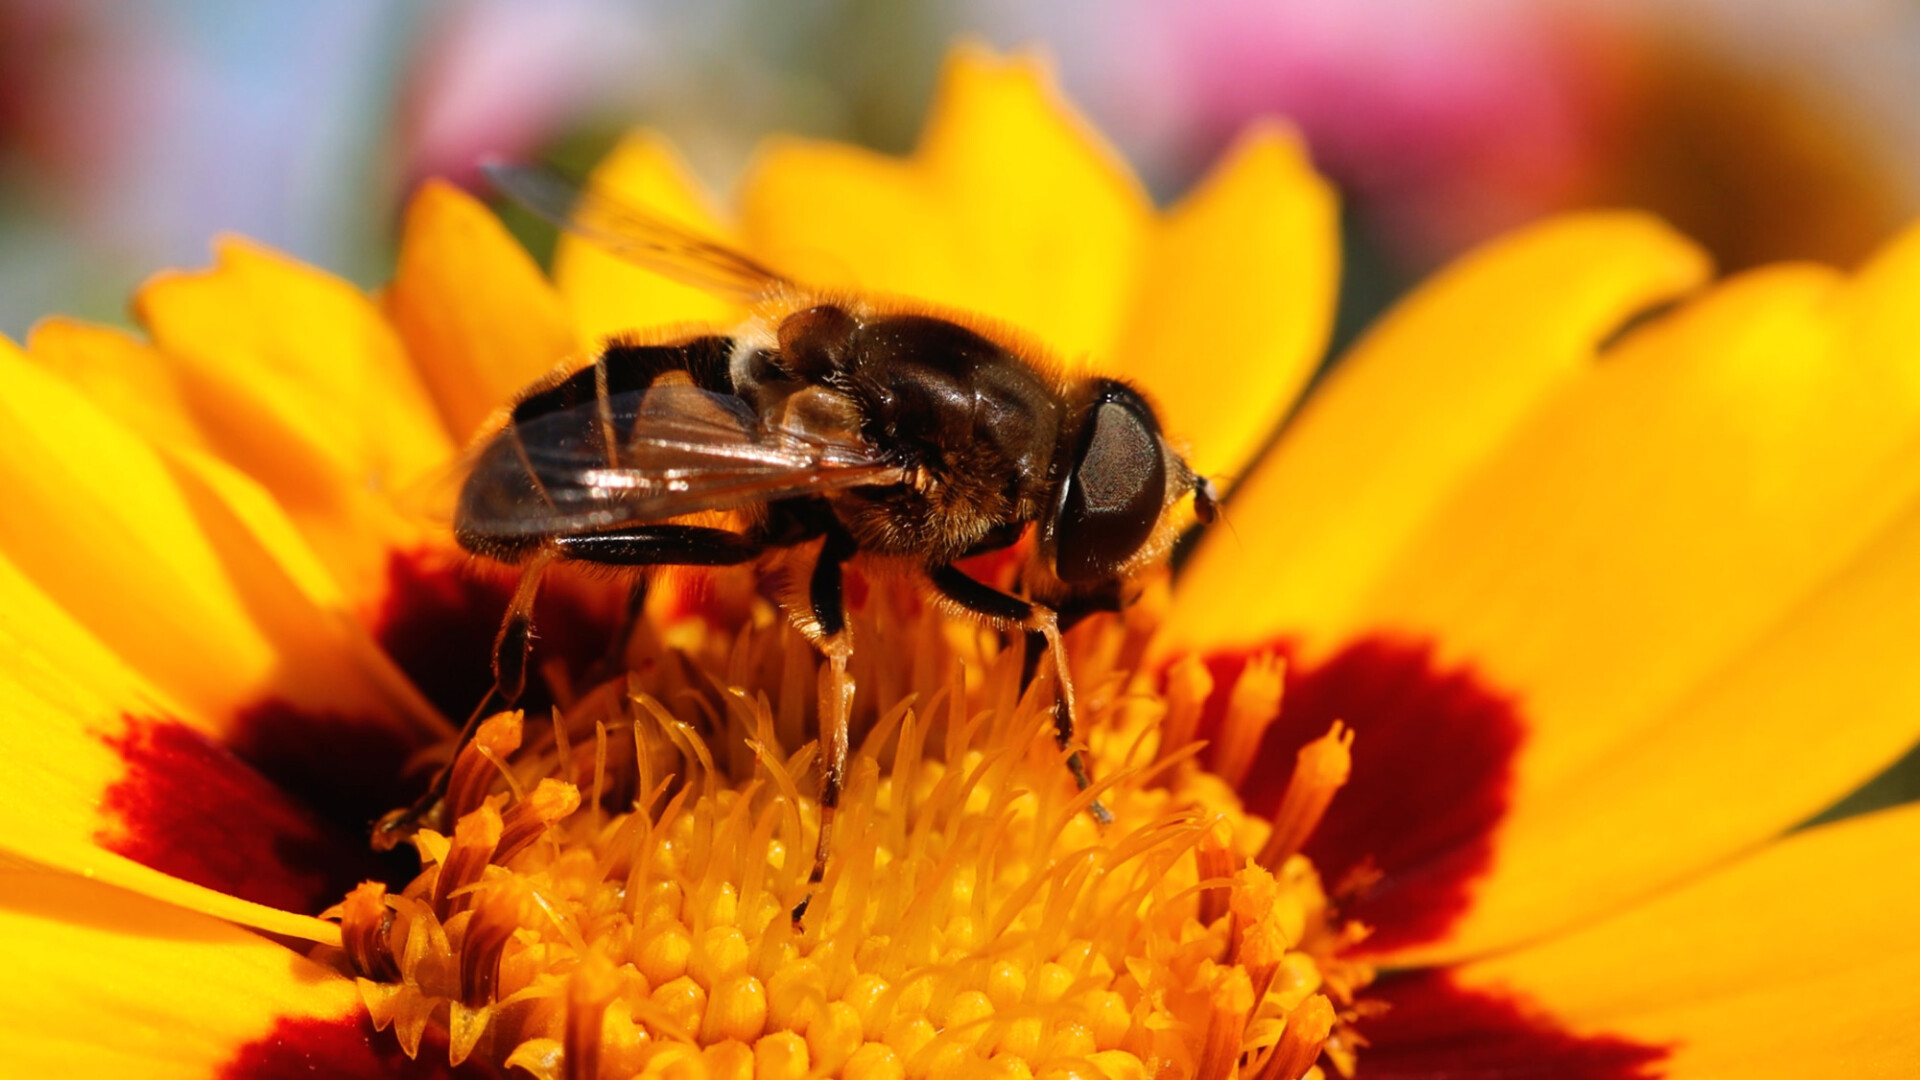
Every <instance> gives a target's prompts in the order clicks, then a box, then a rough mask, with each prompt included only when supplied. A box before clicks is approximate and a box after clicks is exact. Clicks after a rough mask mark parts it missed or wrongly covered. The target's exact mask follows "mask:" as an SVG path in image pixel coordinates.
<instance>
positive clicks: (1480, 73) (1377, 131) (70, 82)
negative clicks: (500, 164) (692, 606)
mask: <svg viewBox="0 0 1920 1080" xmlns="http://www.w3.org/2000/svg"><path fill="white" fill-rule="evenodd" d="M960 35H971V36H974V37H976V38H980V39H984V40H986V41H988V42H990V43H992V44H994V45H997V46H1000V47H1003V48H1006V47H1015V46H1022V45H1038V46H1040V47H1041V48H1042V49H1044V50H1046V51H1047V52H1049V53H1051V54H1052V56H1053V57H1054V59H1055V62H1056V64H1057V68H1058V72H1059V76H1060V80H1061V82H1062V83H1063V85H1064V87H1065V89H1066V91H1067V93H1068V95H1069V96H1070V97H1072V98H1073V99H1074V100H1075V101H1076V102H1078V104H1079V105H1080V107H1081V108H1083V109H1084V110H1085V111H1086V112H1087V114H1088V115H1089V116H1090V118H1091V119H1092V120H1093V122H1094V123H1095V124H1096V125H1097V126H1098V127H1099V128H1100V129H1102V130H1103V131H1105V132H1106V133H1107V134H1108V135H1109V137H1111V138H1112V139H1113V140H1114V141H1115V143H1116V144H1117V145H1118V148H1119V149H1120V151H1121V152H1122V153H1123V154H1124V155H1125V156H1126V157H1127V158H1128V159H1129V160H1130V161H1132V162H1133V164H1134V166H1135V168H1137V169H1138V170H1139V171H1140V173H1141V174H1142V175H1143V176H1144V177H1145V178H1146V181H1147V183H1148V185H1149V186H1150V188H1151V189H1152V190H1153V191H1154V193H1155V194H1156V196H1158V197H1160V198H1161V199H1163V200H1166V199H1169V198H1171V197H1172V196H1174V195H1177V194H1178V193H1179V192H1180V191H1181V190H1183V189H1184V188H1185V187H1186V186H1187V185H1188V184H1189V183H1190V182H1191V181H1192V180H1193V179H1194V178H1195V177H1196V176H1197V175H1198V174H1199V173H1200V172H1201V171H1202V170H1203V169H1204V168H1205V167H1206V166H1207V164H1208V162H1209V161H1210V160H1211V159H1212V158H1213V157H1214V156H1215V154H1216V153H1217V152H1218V151H1219V150H1220V149H1221V148H1222V147H1223V145H1224V144H1225V143H1226V142H1227V141H1228V140H1229V139H1231V138H1232V136H1233V135H1234V133H1235V132H1236V131H1237V130H1238V129H1240V128H1241V127H1242V126H1243V125H1245V124H1246V123H1247V122H1248V121H1249V120H1251V119H1253V118H1255V117H1259V116H1266V115H1278V116H1283V117H1286V118H1289V119H1290V120H1291V121H1292V122H1293V123H1295V124H1296V125H1298V127H1299V128H1300V129H1301V130H1302V131H1303V132H1304V133H1305V136H1306V138H1307V141H1308V144H1309V146H1310V148H1311V151H1312V153H1313V155H1314V158H1315V160H1316V161H1317V163H1318V164H1319V166H1320V168H1321V169H1322V171H1324V172H1325V173H1327V174H1328V175H1329V176H1331V177H1332V178H1333V179H1334V180H1335V181H1336V182H1337V183H1338V184H1339V186H1340V187H1341V189H1342V192H1343V197H1344V205H1345V208H1346V209H1345V235H1346V241H1347V248H1348V258H1347V267H1346V271H1345V273H1346V280H1345V281H1344V282H1343V286H1342V296H1343V310H1342V316H1341V324H1340V331H1339V333H1338V335H1337V336H1338V337H1339V338H1340V339H1341V340H1345V339H1346V338H1348V337H1350V336H1351V334H1352V333H1353V332H1354V331H1355V330H1356V329H1357V328H1358V327H1360V326H1362V325H1364V324H1365V323H1366V321H1368V320H1369V319H1370V318H1371V317H1372V316H1374V315H1375V314H1377V313H1378V312H1379V310H1380V309H1381V308H1382V307H1383V306H1384V305H1385V304H1387V303H1388V302H1390V301H1391V300H1392V299H1393V298H1394V297H1395V296H1396V295H1398V294H1399V293H1400V292H1402V291H1403V290H1404V289H1405V288H1406V287H1407V286H1408V284H1409V283H1410V282H1412V281H1414V280H1416V279H1417V278H1418V277H1419V276H1420V275H1422V274H1424V273H1425V272H1427V271H1428V270H1430V269H1431V268H1433V267H1434V266H1435V265H1437V264H1439V263H1440V262H1442V261H1444V260H1446V259H1448V258H1449V257H1451V256H1453V255H1455V254H1457V253H1458V252H1460V251H1461V250H1462V249H1464V248H1466V247H1468V246H1470V245H1472V244H1475V243H1476V242H1478V241H1480V240H1482V239H1485V238H1487V237H1488V236H1490V235H1492V234H1494V233H1497V232H1499V231H1502V230H1504V229H1507V228H1509V227H1511V226H1514V225H1517V224H1520V223H1522V222H1526V221H1528V220H1531V219H1534V218H1537V217H1540V216H1542V215H1544V214H1548V213H1551V212H1553V211H1556V210H1563V209H1568V208H1573V207H1581V206H1594V205H1632V206H1640V207H1645V208H1648V209H1651V210H1654V211H1656V212H1658V213H1660V214H1662V215H1664V216H1665V217H1667V218H1668V219H1670V220H1671V221H1673V222H1674V223H1676V224H1677V225H1678V226H1680V228H1681V229H1683V230H1684V231H1686V232H1688V233H1689V234H1691V235H1693V236H1694V237H1696V238H1697V239H1699V240H1701V241H1702V242H1704V243H1705V244H1706V245H1707V246H1708V247H1709V248H1711V249H1712V250H1713V251H1714V252H1715V253H1716V255H1717V256H1718V257H1719V259H1720V262H1721V265H1722V266H1723V267H1725V268H1728V269H1738V268H1740V267H1743V266H1748V265H1752V264H1754V263H1757V262H1761V261H1768V260H1774V259H1781V258H1795V257H1805V258H1815V259H1820V260H1823V261H1827V262H1832V263H1837V264H1839V265H1843V266H1844V265H1849V264H1851V263H1854V262H1856V261H1857V260H1858V259H1859V258H1861V257H1862V256H1863V255H1864V254H1865V253H1866V252H1868V251H1869V250H1870V249H1871V248H1872V247H1873V246H1874V245H1875V244H1876V243H1878V242H1879V241H1880V240H1882V239H1884V238H1885V237H1886V236H1887V235H1888V234H1889V233H1891V232H1892V231H1893V230H1894V229H1895V228H1897V227H1898V226H1899V225H1900V224H1901V223H1903V222H1905V221H1908V220H1911V219H1914V218H1920V3H1916V2H1915V0H1448V2H1446V3H1433V2H1431V0H1182V2H1180V3H1167V2H1163V0H1044V2H1042V0H919V2H903V0H777V2H764V0H763V2H759V3H754V2H750V0H687V2H679V3H674V2H668V0H416V2H410V3H389V2H383V0H330V2H329V3H325V4H278V3H274V4H263V3H250V2H244V0H224V2H222V0H0V333H5V334H6V335H8V336H9V337H12V338H15V339H16V340H17V339H19V338H20V337H21V335H23V334H24V332H25V331H26V330H27V328H28V327H29V326H30V325H31V324H32V322H33V320H34V319H36V318H38V317H39V316H41V315H43V314H46V313H49V312H55V311H58V312H65V313H69V314H75V315H81V316H85V317H89V318H93V319H97V320H102V321H108V322H125V321H126V303H127V297H128V295H129V293H130V291H131V289H132V288H133V287H134V286H135V285H136V284H137V282H138V281H139V280H140V279H142V278H143V277H145V276H146V275H148V274H150V273H152V272H153V271H155V270H157V269H160V268H162V267H168V266H195V265H200V264H202V263H204V262H205V261H206V258H207V250H208V241H209V239H210V238H211V237H212V236H214V235H215V234H216V233H218V232H221V231H237V232H241V233H245V234H247V235H249V236H252V237H255V238H257V239H259V240H262V241H265V242H267V243H269V244H272V245H275V246H277V247H279V248H281V249H283V250H286V251H288V252H290V253H292V254H293V255H296V256H298V257H300V258H302V259H305V260H308V261H310V262H313V263H315V264H318V265H320V266H322V267H325V268H327V269H329V270H332V271H334V272H336V273H339V274H342V275H344V276H346V277H348V278H350V279H352V280H354V281H356V282H359V283H360V284H362V285H366V286H373V285H375V284H377V283H379V282H380V281H382V280H383V279H384V278H385V277H386V276H387V274H388V273H389V271H390V268H391V262H392V253H393V243H394V231H395V230H394V224H395V221H396V217H397V213H398V210H399V208H400V207H401V206H402V205H403V203H404V200H405V197H406V194H407V192H408V191H409V190H410V189H411V188H412V187H413V186H414V185H415V184H417V183H419V182H420V181H421V180H422V178H424V177H428V176H436V175H438V176H446V177H450V178H453V179H454V180H456V181H457V182H461V183H463V184H466V185H468V186H474V180H475V177H474V171H473V169H474V162H475V160H476V159H477V158H478V157H479V156H480V155H482V154H484V153H504V154H509V155H513V156H519V157H538V158H545V159H548V160H551V161H554V162H556V163H558V164H561V165H562V166H563V167H570V168H572V169H575V170H584V169H585V167H586V166H587V165H589V164H590V163H591V162H592V161H593V160H594V158H595V157H596V156H597V155H598V154H599V153H600V152H601V151H603V150H604V149H605V148H606V147H607V146H609V145H610V143H611V141H612V140H613V139H614V137H615V136H616V135H617V134H618V133H620V132H621V131H623V130H625V129H627V128H630V127H633V126H636V125H648V126H652V127H655V128H658V129H661V130H663V131H665V132H666V133H667V134H668V135H669V136H670V137H672V138H673V139H674V141H675V142H677V143H678V144H679V146H680V147H681V148H682V149H683V150H684V151H685V153H686V154H687V156H688V157H689V159H690V160H691V162H692V163H693V165H694V166H695V168H696V170H697V171H698V172H699V173H701V174H702V175H703V176H704V178H705V179H706V180H707V181H708V183H709V184H710V185H712V186H713V187H714V188H715V189H716V190H722V191H724V190H725V189H726V188H727V187H728V185H729V184H730V182H731V181H732V180H733V178H734V177H735V176H736V175H737V174H738V173H739V172H740V170H741V169H742V167H743V166H744V164H745V163H746V161H747V158H748V156H749V154H750V153H751V150H752V147H753V145H754V143H755V141H756V140H757V139H758V138H760V137H761V136H762V135H763V134H765V133H768V132H772V131H785V132H796V133H800V134H806V135H814V136H824V137H832V138H837V139H844V140H850V141H853V142H858V143H863V144H866V145H869V146H872V147H875V148H878V149H881V150H885V151H891V152H902V151H905V150H907V149H909V148H910V147H911V145H912V142H913V139H914V135H915V132H916V131H917V128H918V125H919V122H920V118H921V116H922V114H923V112H924V111H925V108H926V105H927V102H928V99H929V98H930V96H931V93H932V89H933V84H934V79H935V75H936V73H937V71H938V67H939V62H940V59H941V56H942V54H943V53H944V52H945V50H946V47H947V45H948V43H949V42H950V41H952V40H953V39H954V38H955V37H956V36H960ZM530 235H531V234H530ZM533 240H534V242H535V244H536V246H537V245H538V244H539V243H541V242H542V241H541V239H540V238H539V237H538V236H537V235H536V236H533ZM548 242H550V241H548ZM1900 795H1906V796H1909V797H1912V796H1920V763H1909V765H1908V766H1906V767H1905V768H1904V769H1902V770H1899V771H1896V773H1894V774H1890V776H1889V777H1887V778H1884V779H1883V780H1882V781H1881V782H1879V784H1878V785H1877V786H1876V787H1875V788H1874V789H1872V790H1870V791H1869V792H1868V793H1865V794H1863V795H1862V796H1859V797H1857V798H1856V800H1855V801H1854V802H1853V803H1850V804H1849V807H1850V808H1851V807H1852V806H1856V805H1864V804H1866V803H1871V802H1881V801H1887V800H1889V799H1890V798H1894V797H1898V796H1900Z"/></svg>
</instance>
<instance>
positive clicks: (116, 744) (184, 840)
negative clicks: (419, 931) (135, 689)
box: [97, 717, 396, 914]
mask: <svg viewBox="0 0 1920 1080" xmlns="http://www.w3.org/2000/svg"><path fill="white" fill-rule="evenodd" d="M105 741H106V744H107V746H108V747H109V748H110V749H112V750H114V751H115V752H116V753H118V754H119V755H120V757H121V759H122V760H123V761H124V762H125V763H126V772H125V774H124V775H123V776H122V777H121V778H120V779H119V780H118V781H116V782H115V783H114V784H113V785H111V786H110V787H108V788H107V790H106V791H105V792H104V793H103V795H102V797H101V809H102V810H103V811H104V812H105V813H107V814H109V815H111V816H113V817H114V818H116V819H118V821H119V827H118V828H115V829H108V830H104V831H103V832H102V833H101V834H100V835H99V836H98V837H97V840H98V842H99V843H100V845H101V846H102V847H104V848H106V849H107V850H109V851H114V852H117V853H119V854H121V855H125V856H126V857H127V858H129V859H132V860H133V861H135V862H137V863H139V864H141V865H142V866H148V867H151V868H153V869H155V870H160V871H163V872H165V873H168V874H172V875H173V876H175V877H177V878H180V879H182V880H184V881H190V882H193V883H194V884H196V885H204V886H206V887H208V888H210V889H218V890H219V891H221V892H224V893H227V894H229V895H231V896H237V897H240V898H241V899H244V900H252V901H254V902H256V903H261V904H266V905H269V906H271V907H276V908H280V909H281V910H283V911H297V912H304V913H306V914H317V913H319V912H320V911H322V910H324V909H325V908H326V907H328V906H330V905H332V904H334V903H337V902H338V901H339V900H340V898H341V897H342V896H344V895H346V893H347V891H348V890H350V889H352V888H353V887H354V886H355V885H357V884H359V883H360V882H361V881H364V880H366V879H368V878H379V879H382V880H389V881H391V880H393V878H394V876H395V874H396V866H395V865H394V864H393V863H389V862H386V861H383V860H381V859H379V858H376V857H375V856H374V855H373V853H372V852H371V851H370V850H369V849H368V847H367V840H366V833H365V831H364V830H360V831H357V832H356V831H353V830H350V829H346V828H342V827H340V826H339V825H336V824H334V823H331V822H328V821H326V820H325V819H323V818H322V817H321V816H320V815H318V814H317V813H315V812H314V810H313V809H312V808H311V807H309V806H307V805H305V804H304V803H302V802H301V801H300V800H299V799H298V798H295V797H294V796H293V795H292V794H290V793H289V792H288V791H287V790H285V789H283V788H282V787H281V786H280V785H278V784H276V783H274V782H273V781H271V780H269V779H268V778H267V777H265V776H263V775H262V774H261V773H260V772H259V771H257V770H256V769H254V768H253V767H252V766H251V765H249V764H247V763H246V762H245V761H243V760H241V759H240V757H239V756H237V755H236V754H235V753H234V752H233V751H231V750H229V749H228V748H226V747H224V746H222V745H220V744H219V743H216V742H214V741H213V740H211V739H209V738H207V737H206V736H205V735H202V734H200V733H199V732H198V731H195V730H194V729H192V728H190V727H188V726H186V725H185V724H182V723H179V722H178V721H175V720H170V719H155V718H150V717H128V718H127V727H126V730H125V731H124V732H122V733H121V734H119V735H117V736H114V737H111V738H108V739H106V740H105Z"/></svg>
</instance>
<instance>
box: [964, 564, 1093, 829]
mask: <svg viewBox="0 0 1920 1080" xmlns="http://www.w3.org/2000/svg"><path fill="white" fill-rule="evenodd" d="M927 577H928V579H929V580H930V581H931V582H932V583H933V587H934V588H935V589H936V590H938V591H939V593H940V595H942V596H944V597H946V598H947V599H948V600H951V601H953V602H954V603H955V604H958V605H959V606H960V607H962V608H964V609H966V610H967V611H969V612H972V613H973V614H975V615H978V616H980V617H981V618H983V619H986V620H987V621H989V622H993V623H998V624H1000V625H1003V626H1016V627H1019V628H1020V629H1022V630H1025V631H1026V632H1027V660H1026V667H1025V668H1024V669H1023V671H1022V673H1021V674H1022V679H1021V684H1020V685H1021V689H1023V690H1024V689H1025V688H1026V685H1027V683H1028V681H1029V680H1031V678H1032V676H1033V673H1034V671H1035V670H1036V666H1037V664H1038V661H1039V656H1040V651H1039V649H1038V648H1036V647H1035V646H1036V645H1044V646H1046V648H1047V650H1048V651H1049V652H1050V653H1051V654H1052V655H1053V664H1054V671H1055V673H1056V675H1057V676H1058V678H1059V684H1060V691H1059V694H1060V696H1059V698H1058V699H1057V700H1056V702H1055V705H1054V712H1053V737H1054V741H1055V743H1057V744H1058V745H1059V747H1060V749H1062V750H1069V751H1070V753H1068V755H1067V770H1068V771H1069V772H1071V773H1072V774H1073V782H1074V783H1075V784H1076V785H1078V787H1079V788H1080V790H1081V791H1085V790H1087V788H1088V787H1090V786H1091V785H1092V783H1093V777H1092V774H1091V773H1089V772H1088V770H1087V763H1086V759H1085V758H1083V757H1082V756H1081V754H1080V751H1079V749H1078V748H1076V747H1074V736H1075V734H1076V732H1077V730H1078V727H1079V723H1078V714H1077V709H1076V706H1075V703H1074V696H1073V673H1072V672H1071V671H1070V670H1068V668H1067V650H1066V646H1065V645H1064V644H1063V643H1062V642H1061V639H1060V634H1061V628H1060V617H1059V616H1058V615H1057V614H1056V613H1055V612H1054V610H1053V609H1052V608H1050V607H1047V606H1045V605H1043V604H1036V603H1033V602H1031V601H1028V600H1022V599H1020V598H1019V597H1017V596H1009V595H1008V594H1006V593H1003V592H1001V591H1000V590H999V589H996V588H993V587H992V586H990V585H983V584H981V583H980V582H978V581H975V580H974V579H973V578H970V577H968V576H967V575H966V574H964V573H962V572H961V571H960V570H959V569H957V568H955V567H954V566H953V565H952V564H951V563H949V564H947V565H945V566H938V567H935V568H933V569H932V570H930V571H928V572H927ZM1084 614H1086V613H1078V614H1075V615H1071V616H1069V617H1070V618H1073V619H1075V621H1078V619H1079V618H1080V617H1083V616H1084ZM1087 812H1088V813H1090V814H1092V815H1093V819H1094V820H1095V821H1098V822H1099V823H1100V824H1102V825H1108V824H1111V823H1112V822H1113V815H1112V814H1111V813H1109V812H1108V810H1107V808H1106V807H1105V806H1103V805H1101V803H1100V802H1099V800H1097V799H1096V800H1095V801H1094V803H1093V805H1091V806H1089V807H1088V808H1087Z"/></svg>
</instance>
